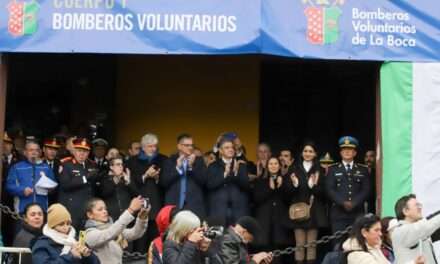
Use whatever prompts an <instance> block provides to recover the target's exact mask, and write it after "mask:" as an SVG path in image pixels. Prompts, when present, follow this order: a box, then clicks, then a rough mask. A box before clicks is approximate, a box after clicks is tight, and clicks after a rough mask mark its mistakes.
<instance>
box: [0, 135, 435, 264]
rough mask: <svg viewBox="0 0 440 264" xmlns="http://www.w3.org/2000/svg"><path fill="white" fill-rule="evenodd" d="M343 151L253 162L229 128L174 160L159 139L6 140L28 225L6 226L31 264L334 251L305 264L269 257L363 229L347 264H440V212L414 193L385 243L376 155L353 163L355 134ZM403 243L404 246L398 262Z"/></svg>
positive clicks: (255, 257)
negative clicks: (438, 263) (128, 254)
mask: <svg viewBox="0 0 440 264" xmlns="http://www.w3.org/2000/svg"><path fill="white" fill-rule="evenodd" d="M338 145H339V148H340V152H339V154H340V158H341V161H340V162H335V161H334V160H333V159H332V157H331V156H330V154H329V153H328V152H327V153H325V154H324V155H322V156H321V157H320V156H319V151H318V148H317V146H316V145H315V143H313V142H312V141H306V142H304V144H303V145H302V146H301V148H300V149H299V153H300V154H299V156H298V157H297V158H295V155H294V154H295V152H294V151H293V150H291V149H289V148H285V149H282V150H281V151H280V152H279V153H278V155H274V153H272V151H271V148H270V146H269V145H268V144H266V143H260V144H259V145H258V146H257V160H256V162H255V163H254V162H252V161H250V160H249V159H248V158H247V157H246V151H245V148H244V146H243V145H242V143H241V140H240V138H239V136H238V135H237V134H236V133H234V132H227V133H222V134H221V135H220V136H219V137H218V138H217V140H216V142H215V144H214V147H213V149H212V150H210V151H208V152H206V153H203V152H202V151H201V150H200V149H199V148H197V147H196V146H195V144H194V139H193V137H192V136H191V135H189V134H181V135H179V136H178V137H177V140H176V151H175V153H173V154H171V155H170V156H166V155H164V154H162V153H160V152H159V138H158V136H156V135H155V134H152V133H148V134H146V135H144V136H143V137H142V138H141V140H140V141H139V142H137V141H133V142H130V144H129V146H128V149H127V151H122V150H118V149H117V148H111V147H110V145H109V143H108V142H107V141H106V140H105V139H102V138H96V139H94V140H92V141H89V140H88V139H86V138H80V137H69V138H66V139H65V140H63V139H60V138H49V139H46V140H44V141H43V142H42V144H41V145H40V143H39V142H38V141H36V140H35V139H28V140H27V141H26V142H25V143H24V145H23V146H22V147H21V148H19V149H17V148H16V146H14V140H13V139H12V138H10V137H9V136H8V135H7V134H5V136H4V139H3V146H4V149H3V153H4V159H3V173H4V174H3V175H7V177H4V179H5V180H4V182H3V189H4V190H5V191H4V192H3V194H2V203H3V204H8V203H9V205H13V207H14V209H15V210H16V212H17V213H19V214H21V215H23V218H24V221H23V222H22V223H17V222H9V223H11V224H10V225H8V224H6V225H5V224H3V229H2V233H3V237H4V240H5V242H6V243H5V244H6V245H10V244H12V243H13V245H14V246H18V247H30V248H32V256H28V259H26V261H27V262H24V263H90V264H91V263H93V264H95V263H122V255H123V251H132V252H133V251H135V252H140V253H147V255H148V257H147V261H148V263H154V264H162V263H164V264H180V263H202V262H204V263H207V261H208V262H209V263H224V264H230V263H237V264H238V263H249V262H250V263H255V264H260V263H270V262H276V263H293V262H294V261H295V262H296V263H302V264H305V263H307V264H313V263H317V262H318V261H319V260H320V257H322V256H324V254H325V253H326V252H324V251H325V250H322V251H321V252H317V248H316V245H313V244H312V246H309V247H307V248H306V249H305V248H303V249H299V250H296V251H295V254H294V259H295V260H293V259H289V258H280V257H277V258H274V257H273V256H272V254H271V253H270V252H271V251H272V250H274V249H276V248H283V247H287V246H291V245H296V246H301V245H305V244H306V243H309V242H311V241H315V240H317V239H318V238H319V237H321V236H323V235H327V234H329V233H330V232H331V233H334V232H336V231H341V230H344V229H346V228H347V227H348V226H351V225H353V224H354V225H353V232H352V235H351V236H350V237H349V238H348V240H345V242H344V240H342V239H339V240H336V241H333V244H334V245H335V247H338V246H341V247H342V248H343V250H345V251H346V252H349V253H350V254H347V260H348V263H353V264H354V263H355V262H360V261H359V259H365V256H364V255H362V254H361V253H362V252H369V254H370V255H368V256H374V259H373V260H371V261H370V262H362V261H361V262H362V263H405V264H406V263H417V264H419V263H435V262H432V261H434V260H435V256H434V255H433V254H432V249H430V248H429V246H430V243H431V240H430V239H429V237H430V236H431V234H432V233H434V231H435V230H436V229H438V228H439V227H440V216H439V217H437V216H433V217H432V219H429V220H426V219H422V218H421V213H420V210H419V211H417V210H418V209H420V206H419V207H418V205H417V204H415V205H414V206H415V207H414V208H415V209H414V210H415V211H414V212H412V211H411V212H410V211H409V209H407V208H409V207H410V206H412V203H413V202H414V200H416V198H415V197H414V196H409V198H407V199H406V200H405V202H404V203H403V205H399V206H400V207H399V206H397V205H396V208H397V207H398V208H397V209H396V215H397V219H398V220H395V219H393V220H390V219H387V221H383V225H384V226H385V225H387V226H388V228H387V229H385V231H386V234H387V235H388V236H385V232H384V236H382V235H383V234H382V231H381V230H383V228H382V227H381V221H380V219H379V218H377V217H376V216H375V215H374V213H375V212H374V210H375V196H376V195H375V192H374V190H375V176H374V175H375V168H374V163H375V154H374V152H373V151H367V152H366V155H365V164H366V165H363V164H360V163H357V162H355V158H356V156H357V151H358V148H359V142H358V141H357V140H356V138H354V137H351V136H344V137H341V139H340V140H339V142H338ZM41 147H42V148H41ZM124 154H125V155H124ZM399 202H400V200H399ZM399 202H398V204H399ZM399 208H400V209H399ZM399 210H400V211H399ZM399 212H400V214H399ZM367 213H368V214H367ZM365 214H367V215H365ZM6 217H7V216H6ZM3 219H4V220H5V221H10V219H5V216H4V218H3ZM397 221H398V223H397V224H396V223H395V222H397ZM423 221H427V222H426V223H424V224H423V226H428V225H429V228H428V227H427V228H426V230H425V231H424V232H423V238H420V239H423V242H422V243H421V244H420V245H418V240H415V241H414V240H409V239H407V238H406V235H408V234H409V233H410V232H414V233H417V232H418V231H417V230H420V228H421V227H420V228H414V229H411V228H409V227H408V230H406V225H405V224H407V223H416V224H417V225H419V224H420V226H422V224H421V222H423ZM4 223H5V222H4ZM5 226H7V228H5ZM11 226H14V228H11ZM209 226H221V227H224V228H225V229H226V231H225V233H224V235H222V236H221V239H218V237H215V238H214V237H210V235H208V234H207V232H208V231H209ZM408 226H410V225H408ZM390 230H392V232H391V231H390ZM208 233H209V232H208ZM411 235H414V236H415V237H420V236H422V234H421V233H417V234H411ZM394 240H398V241H401V243H400V242H399V244H398V246H397V247H396V248H395V251H397V254H396V257H395V255H394V251H393V250H392V248H393V246H392V245H393V244H395V243H392V241H393V242H394ZM382 241H383V242H382ZM413 242H414V243H413ZM409 244H411V247H412V246H414V245H415V246H416V247H418V246H420V247H423V249H422V250H421V251H420V252H423V254H415V253H414V250H413V249H410V250H407V247H406V245H409ZM249 245H251V247H249ZM248 250H250V251H248ZM387 250H388V251H387ZM399 250H401V251H402V252H403V253H402V254H400V255H399V253H398V252H399ZM354 251H356V252H354ZM358 251H359V252H358ZM249 252H251V253H252V255H249ZM416 253H417V252H416ZM425 253H426V254H425ZM429 254H431V255H429ZM419 255H422V256H423V257H421V256H419ZM329 259H330V258H327V257H326V259H325V260H324V261H326V260H327V261H328V260H329ZM356 264H358V263H356Z"/></svg>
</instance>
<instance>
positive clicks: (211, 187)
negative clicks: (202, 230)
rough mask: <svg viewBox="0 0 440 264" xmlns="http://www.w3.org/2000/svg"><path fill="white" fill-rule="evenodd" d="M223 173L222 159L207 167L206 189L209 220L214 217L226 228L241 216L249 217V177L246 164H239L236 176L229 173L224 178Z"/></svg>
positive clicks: (223, 164)
mask: <svg viewBox="0 0 440 264" xmlns="http://www.w3.org/2000/svg"><path fill="white" fill-rule="evenodd" d="M224 171H225V163H224V162H223V160H222V159H219V160H216V161H215V162H213V163H212V164H211V165H209V167H208V179H207V182H206V188H207V190H208V195H209V198H208V207H209V215H210V218H214V217H215V218H217V219H219V220H220V221H221V223H224V224H225V225H226V226H227V225H230V224H234V223H235V221H236V220H237V219H238V218H240V217H241V216H244V215H249V202H248V192H249V177H248V175H247V170H246V164H240V166H239V170H238V174H237V176H235V175H233V173H232V172H231V173H230V175H228V176H227V177H224ZM228 208H229V212H228ZM228 213H229V215H228ZM228 216H229V217H228Z"/></svg>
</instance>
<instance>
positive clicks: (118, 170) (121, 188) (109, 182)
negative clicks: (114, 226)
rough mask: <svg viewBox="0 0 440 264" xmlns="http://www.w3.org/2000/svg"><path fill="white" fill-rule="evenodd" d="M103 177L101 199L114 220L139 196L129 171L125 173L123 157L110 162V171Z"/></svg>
mask: <svg viewBox="0 0 440 264" xmlns="http://www.w3.org/2000/svg"><path fill="white" fill-rule="evenodd" d="M105 174H106V175H105V176H103V177H102V180H101V184H100V190H101V192H100V193H101V197H102V198H103V200H104V202H105V204H106V205H107V211H108V213H109V214H110V216H111V217H112V218H113V219H115V220H116V219H119V216H121V214H122V213H123V212H125V210H126V209H127V207H128V206H129V205H130V202H131V199H133V197H135V196H136V195H137V189H136V187H135V186H134V183H133V181H132V180H131V175H130V174H131V173H130V170H129V169H126V170H125V171H124V163H123V160H122V157H117V158H112V159H110V160H109V171H108V172H106V173H105Z"/></svg>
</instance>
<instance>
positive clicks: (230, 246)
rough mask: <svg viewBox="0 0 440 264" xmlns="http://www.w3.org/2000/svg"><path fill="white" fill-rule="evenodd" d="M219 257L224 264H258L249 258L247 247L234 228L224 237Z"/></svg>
mask: <svg viewBox="0 0 440 264" xmlns="http://www.w3.org/2000/svg"><path fill="white" fill-rule="evenodd" d="M219 256H220V259H221V261H222V263H223V264H256V263H255V261H253V260H252V259H251V257H250V256H249V253H248V250H247V245H246V244H245V243H243V240H242V239H241V238H240V236H239V235H238V234H236V233H235V231H234V230H233V229H232V227H229V228H228V230H227V231H226V234H225V235H224V236H223V239H222V241H221V245H220V251H219Z"/></svg>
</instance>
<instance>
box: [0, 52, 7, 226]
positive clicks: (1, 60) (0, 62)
mask: <svg viewBox="0 0 440 264" xmlns="http://www.w3.org/2000/svg"><path fill="white" fill-rule="evenodd" d="M6 59H7V58H6V55H5V54H4V53H0V137H1V140H0V157H2V156H3V135H4V133H5V132H4V130H5V115H6V86H7V77H8V67H7V61H6ZM3 177H5V175H3V162H0V182H2V183H3ZM2 185H3V184H0V197H1V196H2V191H3V190H2ZM1 225H2V223H1V217H0V227H1Z"/></svg>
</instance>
